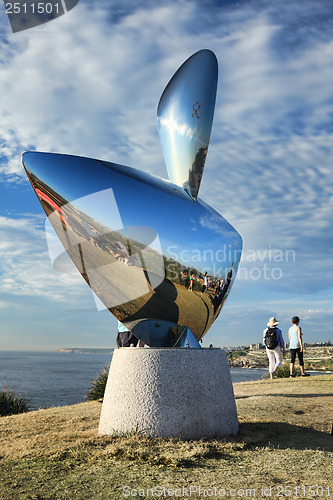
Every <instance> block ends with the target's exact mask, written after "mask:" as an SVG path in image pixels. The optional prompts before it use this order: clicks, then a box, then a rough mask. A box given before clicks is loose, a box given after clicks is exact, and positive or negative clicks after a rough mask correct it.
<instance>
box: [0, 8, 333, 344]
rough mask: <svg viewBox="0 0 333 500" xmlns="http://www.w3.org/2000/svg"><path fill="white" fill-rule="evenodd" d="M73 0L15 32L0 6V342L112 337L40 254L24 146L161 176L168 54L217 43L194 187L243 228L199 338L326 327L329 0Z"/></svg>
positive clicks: (331, 59)
mask: <svg viewBox="0 0 333 500" xmlns="http://www.w3.org/2000/svg"><path fill="white" fill-rule="evenodd" d="M114 3H115V2H109V0H99V1H98V2H97V1H88V0H80V3H79V4H78V6H77V7H75V8H74V9H73V10H71V11H70V12H69V13H67V14H66V15H64V16H62V17H61V18H59V19H56V20H54V21H52V22H50V23H48V24H45V25H44V26H40V27H36V28H33V29H30V30H27V31H23V32H19V33H15V34H13V33H12V32H11V30H10V25H9V22H8V20H7V17H6V14H5V11H4V7H2V8H1V9H0V25H1V36H0V44H1V47H0V116H1V120H0V146H1V150H0V349H1V350H7V349H8V350H9V349H10V350H11V349H14V350H16V349H18V350H25V349H29V350H39V349H40V350H52V349H55V348H58V347H65V346H94V347H108V346H114V345H115V334H116V321H115V320H114V319H113V317H112V316H111V315H110V313H109V312H108V311H105V310H104V311H100V312H97V309H96V306H95V302H94V299H93V297H92V294H91V292H90V291H89V288H88V287H87V285H86V284H85V283H84V281H83V280H82V278H81V277H80V276H79V275H73V274H60V273H58V272H56V271H55V270H54V269H53V268H52V265H51V263H50V259H49V256H48V251H47V245H46V238H45V232H44V224H45V217H44V215H43V211H42V209H41V207H40V205H39V203H38V201H37V199H36V196H35V195H34V193H33V192H32V189H31V187H30V185H29V184H28V181H27V179H26V178H25V174H24V172H23V169H22V166H21V161H20V156H21V153H22V152H23V151H25V150H29V149H36V150H39V151H52V152H62V153H68V154H78V155H81V156H91V157H95V158H100V159H104V160H107V161H112V162H115V163H120V164H124V165H130V166H133V167H136V168H138V169H142V170H145V171H147V172H151V173H154V174H156V175H159V176H161V177H166V168H165V165H164V161H163V156H162V149H161V146H160V143H159V138H158V131H157V124H156V107H157V103H158V100H159V97H160V95H161V93H162V91H163V89H164V87H165V85H166V84H167V82H168V81H169V79H170V77H171V76H172V75H173V73H174V72H175V71H176V69H177V68H178V67H179V66H180V65H181V64H182V63H183V62H184V61H185V59H187V58H188V57H189V56H190V55H191V54H192V53H194V52H196V51H197V50H200V49H202V48H208V49H211V50H213V51H214V52H215V54H216V56H217V58H218V61H219V83H218V92H217V102H216V110H215V118H214V123H213V129H212V136H211V142H210V148H209V151H208V156H207V161H206V167H205V172H204V176H203V180H202V184H201V188H200V193H199V197H200V198H201V199H203V200H204V201H206V202H207V203H209V204H210V205H211V206H213V207H214V208H215V209H216V210H217V211H218V212H220V213H221V214H222V215H223V216H224V217H225V218H226V219H227V220H228V221H229V222H230V223H231V224H232V225H233V226H234V227H235V228H236V229H237V230H238V232H239V233H240V234H241V236H242V238H243V241H244V254H243V261H242V263H241V266H240V271H239V278H238V279H237V280H236V282H235V285H234V288H233V290H232V293H231V294H230V296H229V298H228V301H227V303H226V305H225V307H224V309H223V311H222V313H221V315H220V317H219V318H218V320H217V321H216V322H215V323H214V325H213V326H212V328H211V330H210V331H209V332H208V334H207V335H206V337H205V338H204V345H209V344H210V343H213V344H214V345H217V346H223V345H241V344H249V343H253V342H257V341H259V340H260V339H261V332H262V330H263V328H264V327H265V324H266V322H267V321H268V318H269V317H270V316H276V317H277V318H278V319H279V320H280V322H281V323H280V325H281V328H282V331H283V332H284V333H285V337H286V332H287V328H288V326H289V322H290V318H291V316H293V315H295V314H297V315H299V316H300V317H301V319H302V326H303V330H304V335H305V336H304V340H305V341H308V342H316V341H325V340H329V339H331V340H333V334H332V323H333V306H332V303H333V301H332V299H333V241H332V240H333V237H332V235H333V231H332V229H333V227H332V226H333V217H332V212H333V196H332V193H333V165H332V163H333V162H332V160H333V140H332V138H333V137H332V124H333V120H332V116H333V86H332V81H333V6H332V3H331V1H330V0H327V1H325V0H304V1H302V2H298V1H296V0H288V1H284V0H277V1H276V2H271V1H269V0H253V1H251V0H247V1H244V2H242V1H237V2H236V1H235V2H233V1H226V2H223V1H215V2H214V1H209V0H206V1H202V0H201V1H198V2H196V1H185V0H182V1H179V0H170V1H162V2H158V3H157V2H155V1H152V0H150V1H148V0H147V1H138V0H136V1H132V0H124V1H123V2H119V5H118V6H117V5H114Z"/></svg>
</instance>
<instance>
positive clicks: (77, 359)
mask: <svg viewBox="0 0 333 500" xmlns="http://www.w3.org/2000/svg"><path fill="white" fill-rule="evenodd" d="M111 357H112V354H108V353H93V354H90V353H89V354H88V353H87V354H83V353H64V352H14V351H0V389H1V390H2V389H3V388H5V390H7V391H14V392H15V394H16V395H17V396H21V397H24V398H25V399H27V401H28V404H29V407H30V408H31V409H38V408H49V407H51V406H64V405H72V404H76V403H82V402H83V401H85V395H86V393H87V391H88V390H89V388H90V384H91V381H92V380H93V379H94V378H95V377H96V376H97V375H98V373H99V372H100V371H101V370H102V369H103V367H104V366H105V365H107V364H108V363H110V361H111ZM264 375H267V370H266V369H262V368H258V369H249V368H232V369H231V378H232V381H233V382H234V383H235V382H244V381H247V380H258V379H260V378H262V377H263V376H264Z"/></svg>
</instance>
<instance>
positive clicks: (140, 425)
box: [98, 348, 238, 440]
mask: <svg viewBox="0 0 333 500" xmlns="http://www.w3.org/2000/svg"><path fill="white" fill-rule="evenodd" d="M127 431H137V432H140V433H142V434H144V435H146V436H150V437H157V436H158V437H167V438H169V437H174V438H180V439H184V440H191V439H201V438H217V437H220V436H225V435H229V434H236V433H237V432H238V420H237V411H236V404H235V397H234V393H233V387H232V382H231V376H230V370H229V366H228V362H227V357H226V354H225V352H224V351H223V350H221V349H186V348H183V349H174V348H172V349H165V348H150V349H144V348H121V349H116V350H115V351H114V353H113V358H112V363H111V367H110V373H109V378H108V382H107V386H106V391H105V395H104V401H103V407H102V412H101V418H100V424H99V431H98V432H99V434H100V435H112V434H114V433H119V432H127Z"/></svg>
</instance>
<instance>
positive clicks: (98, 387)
mask: <svg viewBox="0 0 333 500" xmlns="http://www.w3.org/2000/svg"><path fill="white" fill-rule="evenodd" d="M109 369H110V365H109V364H107V365H106V366H104V367H103V368H102V370H101V371H100V372H99V373H98V375H97V377H96V378H94V379H93V380H92V382H91V384H90V389H89V391H88V392H87V394H86V398H87V399H89V401H97V400H98V399H102V398H103V397H104V392H105V387H106V382H107V380H108V376H109Z"/></svg>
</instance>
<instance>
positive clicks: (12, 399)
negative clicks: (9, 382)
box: [0, 389, 29, 417]
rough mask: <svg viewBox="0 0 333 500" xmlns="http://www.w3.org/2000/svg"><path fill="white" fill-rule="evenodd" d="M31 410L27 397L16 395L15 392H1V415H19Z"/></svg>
mask: <svg viewBox="0 0 333 500" xmlns="http://www.w3.org/2000/svg"><path fill="white" fill-rule="evenodd" d="M27 411H29V407H28V403H27V401H26V400H25V399H23V398H19V397H17V396H15V394H14V393H13V392H6V391H5V390H4V389H3V390H2V391H1V392H0V417H5V416H7V415H17V414H18V413H25V412H27Z"/></svg>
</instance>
